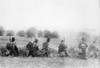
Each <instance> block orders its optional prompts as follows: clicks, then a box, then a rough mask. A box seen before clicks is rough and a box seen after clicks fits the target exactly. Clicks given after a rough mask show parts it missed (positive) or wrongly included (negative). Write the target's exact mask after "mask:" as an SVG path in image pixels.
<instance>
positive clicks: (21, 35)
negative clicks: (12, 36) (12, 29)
mask: <svg viewBox="0 0 100 68" xmlns="http://www.w3.org/2000/svg"><path fill="white" fill-rule="evenodd" d="M17 36H20V37H25V36H26V33H25V31H23V30H22V31H19V32H18V33H17Z"/></svg>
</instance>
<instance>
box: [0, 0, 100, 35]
mask: <svg viewBox="0 0 100 68" xmlns="http://www.w3.org/2000/svg"><path fill="white" fill-rule="evenodd" d="M99 12H100V8H99V0H0V25H2V26H3V27H4V28H5V30H14V31H19V30H27V29H28V28H30V27H36V28H37V29H38V30H50V31H58V32H59V33H61V34H66V32H70V31H81V30H84V29H85V30H91V31H95V32H99V29H100V21H99V15H100V14H99Z"/></svg>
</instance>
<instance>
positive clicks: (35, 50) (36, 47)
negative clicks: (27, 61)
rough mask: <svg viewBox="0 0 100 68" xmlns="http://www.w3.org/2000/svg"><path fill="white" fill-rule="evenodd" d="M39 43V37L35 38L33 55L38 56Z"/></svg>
mask: <svg viewBox="0 0 100 68" xmlns="http://www.w3.org/2000/svg"><path fill="white" fill-rule="evenodd" d="M37 43H38V39H35V41H34V45H33V55H32V56H33V57H36V56H38V54H37V52H38V50H39V48H38V45H37Z"/></svg>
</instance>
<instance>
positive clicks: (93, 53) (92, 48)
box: [88, 41, 99, 58]
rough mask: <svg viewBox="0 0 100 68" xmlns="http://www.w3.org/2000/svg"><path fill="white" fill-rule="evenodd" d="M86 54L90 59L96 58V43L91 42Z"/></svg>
mask: <svg viewBox="0 0 100 68" xmlns="http://www.w3.org/2000/svg"><path fill="white" fill-rule="evenodd" d="M88 52H89V54H90V57H93V58H98V52H99V47H98V46H97V44H96V41H93V42H92V43H91V44H90V46H89V47H88Z"/></svg>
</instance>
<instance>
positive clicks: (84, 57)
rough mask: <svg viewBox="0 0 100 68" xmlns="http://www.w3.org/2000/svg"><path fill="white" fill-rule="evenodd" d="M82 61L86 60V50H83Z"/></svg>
mask: <svg viewBox="0 0 100 68" xmlns="http://www.w3.org/2000/svg"><path fill="white" fill-rule="evenodd" d="M82 59H86V50H82Z"/></svg>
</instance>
